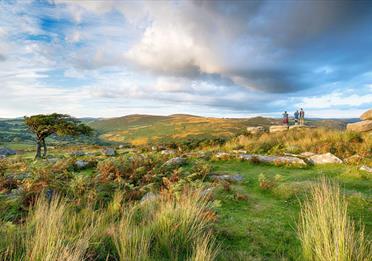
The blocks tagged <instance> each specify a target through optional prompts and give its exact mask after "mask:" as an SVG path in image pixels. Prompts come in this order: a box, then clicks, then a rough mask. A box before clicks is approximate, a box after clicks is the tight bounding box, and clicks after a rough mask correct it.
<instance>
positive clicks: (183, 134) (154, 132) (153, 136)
mask: <svg viewBox="0 0 372 261" xmlns="http://www.w3.org/2000/svg"><path fill="white" fill-rule="evenodd" d="M279 122H280V120H277V119H271V118H264V117H255V118H245V119H244V118H242V119H235V118H234V119H233V118H212V117H200V116H194V115H187V114H174V115H169V116H154V115H138V114H135V115H128V116H124V117H119V118H110V119H101V120H97V121H95V122H92V123H90V126H91V127H93V128H94V129H96V130H98V131H100V132H101V133H102V135H101V136H100V137H101V138H102V139H104V140H109V141H114V142H130V143H132V144H135V145H142V144H146V143H149V142H157V141H170V140H178V139H186V138H191V137H227V136H231V135H236V134H238V133H243V132H244V131H245V128H246V127H248V126H257V125H262V126H266V127H268V126H270V125H272V124H278V123H279Z"/></svg>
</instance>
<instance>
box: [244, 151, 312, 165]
mask: <svg viewBox="0 0 372 261" xmlns="http://www.w3.org/2000/svg"><path fill="white" fill-rule="evenodd" d="M240 159H242V160H257V161H258V162H262V163H274V164H275V163H276V164H278V163H279V164H291V165H304V166H305V165H307V164H306V162H305V161H304V160H303V159H300V158H297V157H292V156H265V155H255V154H241V155H240Z"/></svg>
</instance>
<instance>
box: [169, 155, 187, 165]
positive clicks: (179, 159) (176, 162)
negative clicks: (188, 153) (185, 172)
mask: <svg viewBox="0 0 372 261" xmlns="http://www.w3.org/2000/svg"><path fill="white" fill-rule="evenodd" d="M185 163H186V159H185V158H182V157H175V158H172V159H170V160H168V161H167V162H165V163H164V165H165V166H168V167H175V166H181V165H183V164H185Z"/></svg>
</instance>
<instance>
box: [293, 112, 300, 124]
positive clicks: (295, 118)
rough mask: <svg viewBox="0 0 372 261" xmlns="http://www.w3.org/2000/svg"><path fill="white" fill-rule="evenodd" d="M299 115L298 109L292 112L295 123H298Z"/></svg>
mask: <svg viewBox="0 0 372 261" xmlns="http://www.w3.org/2000/svg"><path fill="white" fill-rule="evenodd" d="M299 116H300V113H299V112H298V110H297V111H296V112H295V113H294V120H295V125H298V117H299Z"/></svg>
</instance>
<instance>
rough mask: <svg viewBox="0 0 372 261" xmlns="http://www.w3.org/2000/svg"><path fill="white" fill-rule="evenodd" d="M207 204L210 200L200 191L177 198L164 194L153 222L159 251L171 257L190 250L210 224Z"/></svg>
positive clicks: (176, 256)
mask: <svg viewBox="0 0 372 261" xmlns="http://www.w3.org/2000/svg"><path fill="white" fill-rule="evenodd" d="M206 207H207V200H206V198H205V197H203V196H201V195H200V192H198V191H197V192H195V191H194V192H184V193H183V194H181V195H180V196H179V197H178V198H174V197H166V196H163V197H162V199H161V201H160V204H159V206H158V209H157V211H156V213H155V215H154V221H153V222H152V225H151V231H152V234H153V236H154V242H155V244H156V246H155V247H156V248H157V249H158V252H159V253H162V255H163V256H164V257H165V258H170V259H171V260H177V259H179V258H182V255H184V254H187V253H191V252H192V247H193V242H195V241H197V240H198V239H199V238H200V237H202V236H203V235H204V233H205V232H206V230H207V228H208V226H209V225H210V220H209V219H208V215H207V213H206Z"/></svg>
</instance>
